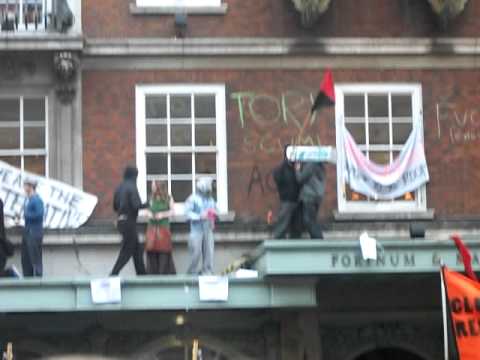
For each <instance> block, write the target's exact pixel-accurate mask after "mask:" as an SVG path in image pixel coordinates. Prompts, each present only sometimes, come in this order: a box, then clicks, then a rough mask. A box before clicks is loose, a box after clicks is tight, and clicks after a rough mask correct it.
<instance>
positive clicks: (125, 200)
mask: <svg viewBox="0 0 480 360" xmlns="http://www.w3.org/2000/svg"><path fill="white" fill-rule="evenodd" d="M137 176H138V170H137V168H136V167H133V166H127V167H126V168H125V172H124V175H123V182H122V183H121V184H120V185H119V186H118V188H117V189H116V190H115V194H114V197H113V210H115V212H116V213H117V214H118V219H117V228H118V231H119V232H120V234H122V247H121V249H120V254H119V255H118V259H117V261H116V263H115V265H114V266H113V269H112V272H111V275H118V274H119V273H120V270H122V268H123V267H124V266H125V264H126V263H127V262H128V260H130V258H132V257H133V262H134V265H135V272H136V273H137V275H145V274H146V271H145V263H144V261H143V248H142V246H141V245H140V243H139V241H138V233H137V217H138V211H139V210H140V209H142V208H145V207H147V204H142V201H141V200H140V195H139V194H138V189H137Z"/></svg>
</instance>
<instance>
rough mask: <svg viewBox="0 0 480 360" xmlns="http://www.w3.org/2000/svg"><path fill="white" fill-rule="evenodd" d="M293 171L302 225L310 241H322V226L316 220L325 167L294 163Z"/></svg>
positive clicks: (322, 189) (323, 184) (315, 163)
mask: <svg viewBox="0 0 480 360" xmlns="http://www.w3.org/2000/svg"><path fill="white" fill-rule="evenodd" d="M295 170H296V177H297V182H298V183H299V184H300V196H299V199H300V202H301V204H302V211H303V224H304V226H305V228H306V230H307V231H308V233H309V234H310V237H311V238H312V239H323V232H322V226H321V225H320V224H319V223H318V219H317V218H318V210H319V209H320V205H321V203H322V200H323V195H324V194H325V167H324V165H323V163H317V162H306V163H296V164H295Z"/></svg>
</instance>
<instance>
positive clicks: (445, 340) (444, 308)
mask: <svg viewBox="0 0 480 360" xmlns="http://www.w3.org/2000/svg"><path fill="white" fill-rule="evenodd" d="M443 269H444V265H443V262H442V264H441V266H440V282H441V289H442V317H443V351H444V353H445V355H444V356H445V360H448V358H449V355H448V323H447V321H448V320H447V291H446V289H445V281H444V278H443Z"/></svg>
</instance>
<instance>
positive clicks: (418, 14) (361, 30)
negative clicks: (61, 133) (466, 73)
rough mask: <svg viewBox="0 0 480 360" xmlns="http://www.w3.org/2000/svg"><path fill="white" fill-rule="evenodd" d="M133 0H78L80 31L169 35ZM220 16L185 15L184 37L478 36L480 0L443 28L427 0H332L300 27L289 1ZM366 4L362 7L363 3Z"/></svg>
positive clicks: (246, 0) (240, 3)
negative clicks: (133, 8)
mask: <svg viewBox="0 0 480 360" xmlns="http://www.w3.org/2000/svg"><path fill="white" fill-rule="evenodd" d="M131 2H134V0H101V1H98V0H84V1H83V2H82V5H83V8H82V13H83V29H84V32H85V34H86V35H87V36H88V37H100V38H104V37H105V38H122V37H172V36H174V29H173V16H171V15H167V16H159V15H150V16H145V15H132V14H131V13H130V10H129V4H130V3H131ZM224 2H225V3H227V4H228V6H229V9H228V12H227V15H225V16H194V15H191V16H190V17H189V19H188V35H187V36H188V37H233V36H235V37H236V36H239V37H245V36H247V37H248V36H253V37H302V36H305V37H308V36H322V37H323V36H340V37H344V36H352V37H356V36H359V37H362V36H372V37H389V36H391V37H416V36H427V37H429V36H442V35H443V36H459V37H462V36H466V37H468V36H478V34H479V31H480V22H478V18H479V17H480V2H479V1H475V0H471V1H469V3H468V5H467V9H466V11H465V13H463V14H462V15H461V16H460V17H459V18H458V19H457V20H456V21H455V23H453V24H452V25H451V26H450V28H449V29H448V30H447V31H442V30H440V28H439V27H438V26H437V25H436V22H437V17H436V16H434V15H433V12H432V11H431V8H430V5H429V4H428V2H427V0H363V1H361V0H356V1H355V0H334V1H332V3H331V5H330V8H329V10H328V11H327V13H325V14H324V15H323V16H322V17H321V19H320V20H319V21H318V24H317V25H316V26H315V27H314V28H313V29H310V30H306V29H303V28H302V27H301V26H300V20H299V19H300V17H299V14H298V13H297V12H296V10H295V9H294V7H293V5H292V2H291V0H224ZM366 3H368V6H366V5H364V4H366Z"/></svg>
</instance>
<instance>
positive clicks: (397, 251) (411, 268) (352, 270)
mask: <svg viewBox="0 0 480 360" xmlns="http://www.w3.org/2000/svg"><path fill="white" fill-rule="evenodd" d="M378 243H379V244H380V246H379V249H378V258H377V260H376V261H373V260H368V261H365V260H363V258H362V254H361V250H360V243H359V241H358V240H357V241H325V240H301V241H294V240H290V241H287V240H285V241H276V240H271V241H270V240H268V241H265V242H264V243H263V244H262V245H260V246H259V247H258V249H257V251H256V253H255V258H256V262H255V267H256V268H257V269H258V270H259V271H260V272H261V273H262V274H263V275H267V276H291V275H323V274H375V273H385V274H389V273H433V272H438V271H439V268H440V264H441V262H443V263H444V264H445V265H447V266H449V267H451V268H454V269H458V270H461V269H462V268H463V265H462V263H461V260H460V257H459V255H458V252H457V249H456V248H455V246H454V244H453V242H452V241H432V240H417V241H413V240H402V241H400V240H394V241H393V240H381V239H378ZM466 244H467V245H468V246H469V248H470V249H471V251H472V257H473V261H472V263H473V267H474V269H479V270H480V263H479V259H480V242H479V241H469V242H466Z"/></svg>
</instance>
